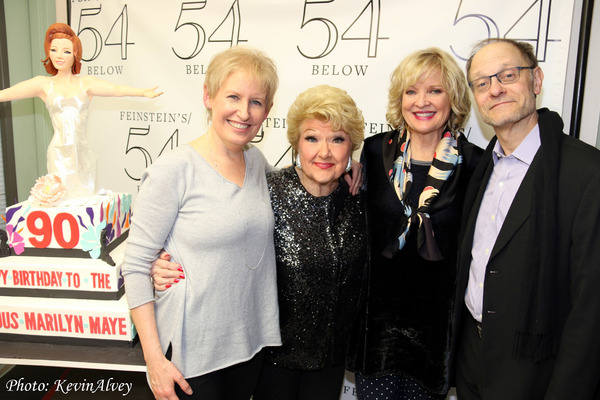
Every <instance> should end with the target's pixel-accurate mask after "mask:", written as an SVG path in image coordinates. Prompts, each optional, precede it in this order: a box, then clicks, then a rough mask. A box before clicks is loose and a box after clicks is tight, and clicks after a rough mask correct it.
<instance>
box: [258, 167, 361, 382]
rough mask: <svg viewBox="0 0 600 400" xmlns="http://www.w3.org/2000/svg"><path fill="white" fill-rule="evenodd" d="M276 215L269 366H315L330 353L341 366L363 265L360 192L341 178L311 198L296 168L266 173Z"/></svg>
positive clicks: (294, 367)
mask: <svg viewBox="0 0 600 400" xmlns="http://www.w3.org/2000/svg"><path fill="white" fill-rule="evenodd" d="M267 182H268V184H269V192H270V195H271V204H272V206H273V212H274V215H275V235H274V236H275V255H276V260H277V286H278V293H279V315H280V327H281V340H282V342H283V345H282V346H281V347H273V348H268V349H267V352H266V358H265V360H266V362H267V363H268V364H270V365H274V366H278V367H284V368H290V369H299V370H316V369H320V368H322V367H323V366H324V365H325V361H326V360H327V358H328V357H329V358H330V360H331V361H332V363H333V364H334V365H340V364H344V363H345V361H346V354H347V350H348V342H349V336H350V332H351V329H352V326H353V322H354V319H355V318H356V314H357V305H358V300H359V296H360V292H361V286H362V281H363V275H364V270H365V263H366V253H367V252H366V230H365V222H364V214H363V209H362V206H361V200H360V196H352V195H351V194H350V193H349V192H348V185H347V184H346V182H345V181H344V180H343V179H340V184H339V186H338V187H337V189H335V190H334V191H333V193H331V194H330V195H329V196H324V197H315V196H313V195H311V194H310V193H308V192H307V191H306V189H305V188H304V186H303V185H302V184H301V183H300V179H299V177H298V174H297V173H296V171H295V169H294V167H289V168H285V169H283V170H281V171H276V172H271V173H269V174H268V175H267Z"/></svg>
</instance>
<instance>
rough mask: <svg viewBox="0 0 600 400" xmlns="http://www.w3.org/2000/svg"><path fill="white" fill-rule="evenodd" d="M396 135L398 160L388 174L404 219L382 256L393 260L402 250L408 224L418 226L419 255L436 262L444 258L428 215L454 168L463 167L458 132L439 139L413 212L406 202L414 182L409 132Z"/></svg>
mask: <svg viewBox="0 0 600 400" xmlns="http://www.w3.org/2000/svg"><path fill="white" fill-rule="evenodd" d="M399 135H400V136H399V140H398V151H397V154H398V157H397V158H396V161H395V162H394V168H393V169H392V170H391V171H390V176H389V179H390V182H391V183H392V185H393V186H394V189H395V190H396V194H397V195H398V199H399V200H400V202H401V203H402V205H403V206H404V216H403V218H401V220H400V221H399V231H398V233H399V234H398V235H397V238H396V240H394V241H393V242H392V243H390V244H388V245H387V246H386V247H385V249H384V251H383V255H384V256H385V257H387V258H392V257H393V256H394V254H396V253H397V252H398V251H399V250H400V249H402V248H403V247H404V245H405V244H406V240H407V239H408V235H409V233H410V228H411V225H412V224H413V223H418V232H417V249H418V252H419V255H420V256H421V257H423V258H424V259H426V260H430V261H439V260H442V259H443V257H442V254H441V252H440V249H439V247H438V245H437V243H436V240H435V238H434V233H433V225H432V223H431V219H430V217H429V214H430V213H431V211H432V205H433V204H434V202H435V201H436V199H438V197H439V196H440V192H441V190H442V188H443V186H444V184H445V183H446V181H447V180H448V179H449V178H450V176H452V174H453V173H454V171H455V169H457V167H458V166H460V165H461V164H462V161H463V159H462V155H461V154H460V151H459V149H460V147H461V146H459V145H458V141H459V138H460V136H461V135H460V132H445V133H444V134H443V135H442V139H441V140H440V142H439V143H438V145H437V147H436V149H435V154H434V158H433V161H432V163H431V167H430V168H429V173H428V174H427V178H426V180H425V188H424V189H423V192H422V193H421V195H420V196H419V204H418V207H417V208H416V209H415V208H414V207H411V205H410V204H409V203H408V201H407V199H408V196H409V193H410V188H411V186H412V180H413V178H412V173H411V163H410V159H411V146H410V132H409V131H408V129H404V130H402V131H401V132H400V133H399ZM452 187H454V185H452ZM452 195H453V194H452Z"/></svg>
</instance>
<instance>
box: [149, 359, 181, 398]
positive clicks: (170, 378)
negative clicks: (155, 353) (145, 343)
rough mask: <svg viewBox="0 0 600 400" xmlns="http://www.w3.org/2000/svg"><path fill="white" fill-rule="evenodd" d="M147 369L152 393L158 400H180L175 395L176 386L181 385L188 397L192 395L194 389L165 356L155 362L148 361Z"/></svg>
mask: <svg viewBox="0 0 600 400" xmlns="http://www.w3.org/2000/svg"><path fill="white" fill-rule="evenodd" d="M146 368H147V370H148V380H149V382H150V387H151V388H152V393H154V397H155V398H156V399H157V400H178V399H179V397H177V395H176V394H175V385H179V387H180V388H181V390H183V391H184V392H185V393H187V394H188V395H191V394H192V388H191V387H190V385H189V384H188V383H187V381H186V380H185V378H184V377H183V375H181V372H179V370H178V369H177V367H175V365H174V364H173V363H172V362H171V361H169V360H167V359H166V358H165V357H164V356H163V357H161V358H158V359H156V360H153V361H146Z"/></svg>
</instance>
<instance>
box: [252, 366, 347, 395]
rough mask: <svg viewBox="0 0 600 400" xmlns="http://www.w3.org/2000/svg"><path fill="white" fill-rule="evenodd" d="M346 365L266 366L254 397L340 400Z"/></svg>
mask: <svg viewBox="0 0 600 400" xmlns="http://www.w3.org/2000/svg"><path fill="white" fill-rule="evenodd" d="M345 370H346V369H345V367H344V365H335V366H334V365H331V364H330V363H329V362H328V363H327V365H326V366H325V368H323V369H320V370H316V371H301V370H294V369H288V368H281V367H274V366H271V365H266V364H265V365H264V366H263V370H262V373H261V376H260V379H259V382H258V386H257V388H256V392H255V393H254V396H253V400H339V398H340V393H341V390H342V383H343V382H344V372H345Z"/></svg>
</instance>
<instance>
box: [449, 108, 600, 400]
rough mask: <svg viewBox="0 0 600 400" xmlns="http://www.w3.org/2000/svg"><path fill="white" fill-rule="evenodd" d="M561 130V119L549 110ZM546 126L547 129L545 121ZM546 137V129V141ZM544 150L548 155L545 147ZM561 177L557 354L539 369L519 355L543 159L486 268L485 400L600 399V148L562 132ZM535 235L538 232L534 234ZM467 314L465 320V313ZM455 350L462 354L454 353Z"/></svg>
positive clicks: (478, 185) (470, 207)
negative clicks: (515, 347) (518, 339)
mask: <svg viewBox="0 0 600 400" xmlns="http://www.w3.org/2000/svg"><path fill="white" fill-rule="evenodd" d="M542 118H550V119H552V124H550V125H551V126H553V127H554V128H555V129H556V130H558V131H559V132H561V131H562V120H561V119H560V117H558V115H557V114H555V113H551V112H547V113H545V114H544V115H540V120H541V119H542ZM540 125H541V124H540ZM544 134H547V132H544V131H541V132H540V135H541V137H542V141H543V140H544V139H543V137H544ZM495 142H496V140H495V138H494V139H493V140H492V142H491V143H490V145H489V146H488V149H486V151H485V153H484V155H483V158H482V162H481V163H480V165H479V166H478V168H485V169H486V173H485V177H484V179H483V180H482V181H480V182H471V184H470V185H469V188H468V189H467V194H466V202H465V211H464V216H465V225H464V229H463V232H462V234H461V242H460V244H459V261H458V281H457V291H456V301H455V304H456V307H455V315H454V320H455V335H453V336H454V346H453V348H454V349H455V350H456V347H457V343H460V333H461V330H462V323H463V322H464V318H470V316H469V315H468V311H467V310H466V308H465V306H464V295H465V291H466V288H467V283H468V278H469V269H470V264H471V248H472V244H473V235H474V230H475V223H476V219H477V214H478V212H479V207H480V205H481V200H482V197H483V193H484V191H485V188H486V186H487V182H488V180H489V177H490V174H491V172H492V169H493V162H492V159H491V149H492V148H493V146H494V144H495ZM540 151H541V150H540ZM560 160H561V161H560V166H559V172H558V180H559V182H558V203H557V204H558V208H557V210H558V217H557V221H556V225H557V227H558V232H557V236H558V243H557V246H558V247H557V257H558V260H557V266H558V267H557V268H558V271H556V276H557V278H558V279H557V285H558V291H557V297H558V298H557V299H556V301H555V303H556V304H557V309H556V313H557V320H558V326H559V330H560V332H557V335H558V337H559V348H558V351H557V354H555V355H554V357H552V358H551V359H549V360H547V361H544V362H541V363H537V364H534V363H532V362H529V361H523V360H516V359H515V358H513V355H512V354H513V352H512V350H513V340H514V335H515V332H516V330H517V326H518V322H519V321H518V318H519V315H520V314H519V312H518V310H520V308H521V307H522V306H523V300H522V299H523V297H522V292H523V291H524V288H523V285H524V282H525V281H526V274H527V273H528V272H527V271H528V269H529V268H531V265H530V264H528V263H527V261H526V260H528V257H527V254H528V253H530V252H535V251H538V250H539V249H538V248H529V247H528V243H529V238H530V233H531V232H532V230H534V229H535V227H534V226H533V223H532V218H530V213H531V200H532V196H543V195H544V193H534V192H533V185H532V179H533V171H534V169H535V168H544V166H543V165H541V163H540V162H539V157H538V156H537V155H536V157H535V158H534V160H533V162H532V164H531V166H530V168H529V171H528V172H527V174H526V176H525V178H524V180H523V182H522V184H521V186H520V188H519V190H518V192H517V194H516V196H515V199H514V200H513V203H512V205H511V207H510V209H509V212H508V214H507V216H506V220H505V221H504V224H503V225H502V228H501V230H500V233H499V235H498V239H497V241H496V243H495V245H494V248H493V250H492V253H491V256H490V260H489V262H488V265H487V268H486V276H485V286H484V299H483V320H482V326H483V336H482V338H481V340H482V349H483V354H482V361H483V362H482V364H483V365H482V377H483V389H482V390H483V393H482V396H483V398H485V399H486V400H495V399H497V400H500V399H511V400H536V399H556V400H564V399H569V400H572V399H581V400H590V399H600V151H598V150H597V149H595V148H593V147H591V146H588V145H586V144H584V143H583V142H580V141H579V140H577V139H574V138H572V137H570V136H566V135H563V137H562V146H561V150H560ZM533 233H534V234H535V232H533ZM465 314H466V315H465ZM453 353H454V354H455V353H456V352H455V351H454V352H453Z"/></svg>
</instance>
